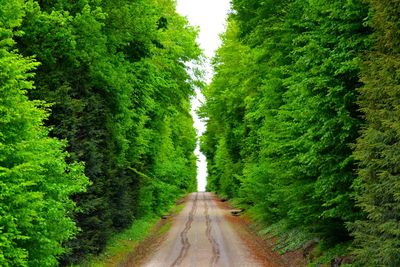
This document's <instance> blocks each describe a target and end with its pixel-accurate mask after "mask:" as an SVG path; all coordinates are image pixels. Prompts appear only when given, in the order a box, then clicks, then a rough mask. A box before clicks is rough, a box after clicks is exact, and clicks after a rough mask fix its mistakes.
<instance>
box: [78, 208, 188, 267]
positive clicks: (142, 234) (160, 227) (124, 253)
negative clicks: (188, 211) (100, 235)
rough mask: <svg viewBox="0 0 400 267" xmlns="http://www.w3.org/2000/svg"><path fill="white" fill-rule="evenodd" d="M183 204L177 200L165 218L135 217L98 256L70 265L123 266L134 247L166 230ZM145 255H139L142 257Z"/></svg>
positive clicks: (157, 237)
mask: <svg viewBox="0 0 400 267" xmlns="http://www.w3.org/2000/svg"><path fill="white" fill-rule="evenodd" d="M184 206H185V202H184V201H182V200H181V201H179V202H178V204H176V205H175V206H174V207H173V208H172V209H171V210H170V212H169V216H168V218H167V219H160V217H158V216H147V217H143V218H140V219H137V220H135V221H134V222H133V224H132V225H131V226H130V227H129V228H128V229H126V230H124V231H122V232H121V233H118V234H116V235H115V236H114V237H113V238H111V239H110V241H109V243H108V245H107V247H106V248H105V250H104V252H103V253H101V254H100V255H98V256H93V257H91V258H90V259H88V260H86V261H85V262H83V263H81V264H79V265H74V266H71V267H114V266H124V264H123V263H124V262H127V261H129V258H131V257H132V256H133V255H135V254H136V249H137V248H138V247H139V250H141V249H140V245H141V243H142V242H145V241H146V239H148V238H150V239H160V238H161V237H162V236H163V235H164V234H165V233H167V232H168V230H169V229H170V227H171V225H172V218H171V217H173V216H174V215H176V214H178V213H179V212H180V211H181V210H182V209H183V208H184ZM144 256H145V255H139V256H138V257H137V258H140V259H142V258H143V257H144Z"/></svg>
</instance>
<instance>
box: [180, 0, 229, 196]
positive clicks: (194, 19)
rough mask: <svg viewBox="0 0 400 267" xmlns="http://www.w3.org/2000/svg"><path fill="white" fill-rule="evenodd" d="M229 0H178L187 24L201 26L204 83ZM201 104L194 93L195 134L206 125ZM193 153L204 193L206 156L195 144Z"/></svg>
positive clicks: (199, 37)
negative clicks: (200, 113)
mask: <svg viewBox="0 0 400 267" xmlns="http://www.w3.org/2000/svg"><path fill="white" fill-rule="evenodd" d="M229 2H230V1H229V0H177V10H178V12H179V13H180V14H181V15H183V16H185V17H187V19H188V21H189V23H190V24H191V25H193V26H198V27H200V33H199V36H198V39H197V42H198V43H199V45H200V47H201V48H202V49H203V51H204V54H205V56H206V57H207V58H208V60H207V61H206V63H205V71H206V72H207V74H206V78H205V79H206V82H209V81H210V79H211V77H212V71H211V66H210V63H209V62H210V61H209V60H210V59H211V58H212V57H213V56H214V53H215V50H216V49H217V48H218V47H219V46H220V45H221V41H220V38H219V35H220V34H221V33H223V32H224V30H225V26H226V15H227V14H228V11H229V8H230V3H229ZM202 102H204V96H203V95H202V94H201V92H200V90H196V97H195V98H194V99H192V112H191V113H192V116H193V119H194V127H195V128H196V131H197V135H198V136H200V135H201V134H203V133H204V131H205V129H206V128H205V127H206V126H205V123H204V122H203V121H201V120H200V119H199V117H198V116H197V114H196V112H195V110H196V109H197V108H198V107H199V106H200V105H201V103H202ZM195 154H196V156H197V157H198V161H197V182H198V186H197V189H198V191H205V187H206V179H207V162H206V157H205V156H204V155H203V154H202V153H201V152H200V148H199V144H197V147H196V150H195Z"/></svg>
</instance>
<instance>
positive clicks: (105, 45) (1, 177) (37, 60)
mask: <svg viewBox="0 0 400 267" xmlns="http://www.w3.org/2000/svg"><path fill="white" fill-rule="evenodd" d="M174 5H175V3H174V1H172V0H140V1H128V0H121V1H101V0H100V1H99V0H80V1H68V0H55V1H39V0H38V1H36V0H26V1H25V0H0V80H1V83H0V266H4V267H7V266H35V267H37V266H40V267H44V266H58V265H61V266H65V265H71V264H78V263H81V262H83V261H84V260H85V259H87V258H90V257H92V255H97V254H99V253H101V252H102V251H103V250H104V248H105V246H106V244H110V242H112V241H110V240H113V238H115V237H114V236H115V235H116V234H117V233H120V232H121V231H123V230H124V229H127V228H129V227H130V226H131V225H132V223H133V226H132V227H133V231H134V232H135V231H138V232H137V233H138V235H139V236H142V234H143V233H144V232H145V231H146V229H147V227H148V226H149V225H150V224H151V222H153V218H155V217H157V216H158V217H159V216H160V215H162V214H163V212H165V210H166V209H168V208H169V207H170V206H171V205H172V204H174V203H175V201H176V199H177V198H179V197H181V196H182V195H184V194H186V193H188V192H192V191H194V190H195V189H196V181H195V179H196V158H195V155H194V153H193V151H194V149H195V144H196V134H195V130H194V128H193V121H192V117H191V116H190V103H189V101H190V97H191V96H192V95H193V94H194V89H193V88H194V83H195V82H196V81H195V80H194V79H193V78H192V77H190V76H189V75H188V73H187V67H186V65H185V63H186V62H189V61H193V60H198V59H199V57H200V49H199V48H198V46H197V45H196V43H195V38H196V36H197V30H196V29H194V28H192V27H190V26H188V24H187V21H186V19H184V18H183V17H181V16H179V15H178V14H177V13H176V12H175V6H174ZM149 218H150V219H149ZM135 233H136V232H135ZM128 234H129V231H128ZM122 235H124V234H122ZM134 236H136V234H135V235H134ZM135 238H136V237H135Z"/></svg>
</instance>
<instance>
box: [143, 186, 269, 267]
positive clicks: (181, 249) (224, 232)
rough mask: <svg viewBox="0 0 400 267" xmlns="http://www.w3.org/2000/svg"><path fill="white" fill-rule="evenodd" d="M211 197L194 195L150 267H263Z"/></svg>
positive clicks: (224, 211)
mask: <svg viewBox="0 0 400 267" xmlns="http://www.w3.org/2000/svg"><path fill="white" fill-rule="evenodd" d="M226 212H228V211H226V210H222V209H220V208H219V207H218V206H217V205H216V203H215V202H214V201H213V199H212V195H211V194H210V193H204V192H199V193H193V194H191V195H190V197H189V200H188V202H187V204H186V206H185V208H184V209H183V210H182V212H181V213H180V214H179V215H178V216H177V217H176V218H175V220H174V223H173V225H172V227H171V229H170V231H169V232H168V234H167V236H166V239H165V240H164V242H163V243H162V244H161V245H160V247H159V248H158V250H157V251H156V252H154V255H152V256H151V258H150V259H149V260H148V261H147V262H145V264H143V266H146V267H174V266H190V267H192V266H193V267H195V266H197V267H208V266H226V267H232V266H238V267H246V266H251V267H253V266H254V267H256V266H263V264H262V263H260V262H258V261H257V260H256V259H255V257H253V255H252V254H251V252H250V249H249V248H248V247H247V246H246V245H245V243H244V242H243V241H242V240H241V238H240V237H239V236H238V235H237V234H236V232H235V231H234V230H233V228H232V226H231V225H230V223H229V222H228V221H227V220H226V219H225V214H226Z"/></svg>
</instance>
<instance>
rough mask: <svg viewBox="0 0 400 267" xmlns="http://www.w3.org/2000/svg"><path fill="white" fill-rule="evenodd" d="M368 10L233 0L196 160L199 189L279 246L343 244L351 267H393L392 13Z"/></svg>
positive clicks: (342, 4)
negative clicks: (202, 179)
mask: <svg viewBox="0 0 400 267" xmlns="http://www.w3.org/2000/svg"><path fill="white" fill-rule="evenodd" d="M377 2H378V1H371V5H370V6H369V5H367V4H366V3H365V2H364V1H296V0H286V1H274V0H269V1H252V0H250V1H249V0H246V1H242V0H234V1H233V9H234V10H235V12H233V15H231V16H230V19H229V22H228V29H227V31H226V33H225V35H224V36H223V45H222V47H221V48H220V49H219V50H218V52H217V55H216V57H215V59H214V68H215V71H216V75H215V76H214V79H213V81H212V83H211V85H210V86H209V87H207V88H206V89H205V90H204V93H205V95H206V99H207V103H206V105H205V106H204V107H203V109H202V111H201V113H202V115H203V117H205V118H208V124H207V132H206V134H205V136H204V137H203V139H202V150H203V151H204V152H205V153H206V154H207V157H208V163H209V164H208V166H209V170H208V172H209V185H208V187H209V189H210V190H213V191H216V192H218V193H219V194H221V195H225V196H227V197H229V198H235V199H236V201H239V202H240V203H241V205H244V206H247V207H248V208H249V212H250V213H252V214H253V215H254V216H255V217H256V218H258V219H260V220H261V221H263V222H264V223H265V224H266V225H268V229H267V231H268V232H271V233H274V234H278V235H280V236H281V237H285V236H286V237H287V238H286V239H285V238H282V239H281V242H282V243H281V245H282V246H283V247H286V248H290V247H295V246H299V245H301V244H304V243H305V242H306V240H310V239H314V240H320V242H319V243H320V247H321V248H322V249H324V250H326V249H331V251H332V252H331V256H332V255H334V254H345V253H347V252H346V248H347V247H348V245H347V244H348V242H349V241H352V237H351V235H355V237H356V244H357V249H356V253H357V254H358V255H359V259H358V263H360V264H364V265H363V266H366V265H367V266H396V265H398V262H396V260H395V259H398V255H400V254H399V244H398V236H397V235H396V232H397V231H398V230H396V229H398V227H397V224H398V222H399V220H398V219H399V218H398V216H399V214H400V213H399V210H398V209H397V208H396V205H398V203H397V202H398V199H397V197H396V195H398V193H399V189H398V188H397V187H396V184H398V181H397V180H398V178H397V176H396V167H395V165H396V164H395V162H397V161H398V160H399V158H398V157H397V156H396V153H395V150H396V142H397V141H396V138H397V137H396V130H395V129H396V126H395V125H396V124H395V123H396V115H395V114H396V108H395V105H396V104H395V103H396V101H397V100H396V96H397V95H396V88H397V87H398V80H396V79H397V78H396V77H397V76H396V66H397V65H396V61H395V60H394V58H396V56H398V49H399V44H398V42H397V41H396V40H397V39H398V38H397V37H398V34H399V33H398V17H397V16H396V15H394V14H397V13H398V10H397V9H396V7H395V5H396V4H395V3H393V1H384V2H385V3H383V2H382V1H379V3H377ZM386 2H387V3H386ZM392 5H393V6H392ZM396 12H397V13H396ZM369 16H370V17H369ZM384 25H386V26H384ZM372 30H375V33H374V34H373V35H371V33H372ZM396 38H397V39H396ZM372 42H375V43H376V45H375V47H376V48H373V47H372ZM360 76H362V79H361V80H360ZM364 83H365V85H364ZM360 94H361V95H360ZM363 113H364V114H365V115H366V120H364V117H363V116H364V115H363ZM363 125H364V126H363ZM361 127H362V129H363V130H362V136H361V137H360V129H361ZM357 138H358V141H357ZM356 142H357V145H356V147H354V144H355V143H356ZM354 149H355V151H354ZM354 158H356V159H357V160H359V161H360V165H359V167H360V168H359V172H358V176H357V172H356V171H355V169H356V168H357V166H358V162H357V161H355V159H354ZM392 160H393V161H392ZM393 164H394V165H393ZM396 201H397V202H396ZM389 214H390V215H389ZM366 215H367V217H366ZM354 229H356V230H354ZM350 232H352V234H351V233H350ZM371 251H373V254H374V255H375V256H376V257H367V254H369V253H371ZM395 255H397V257H396V256H395ZM332 257H333V256H332Z"/></svg>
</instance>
